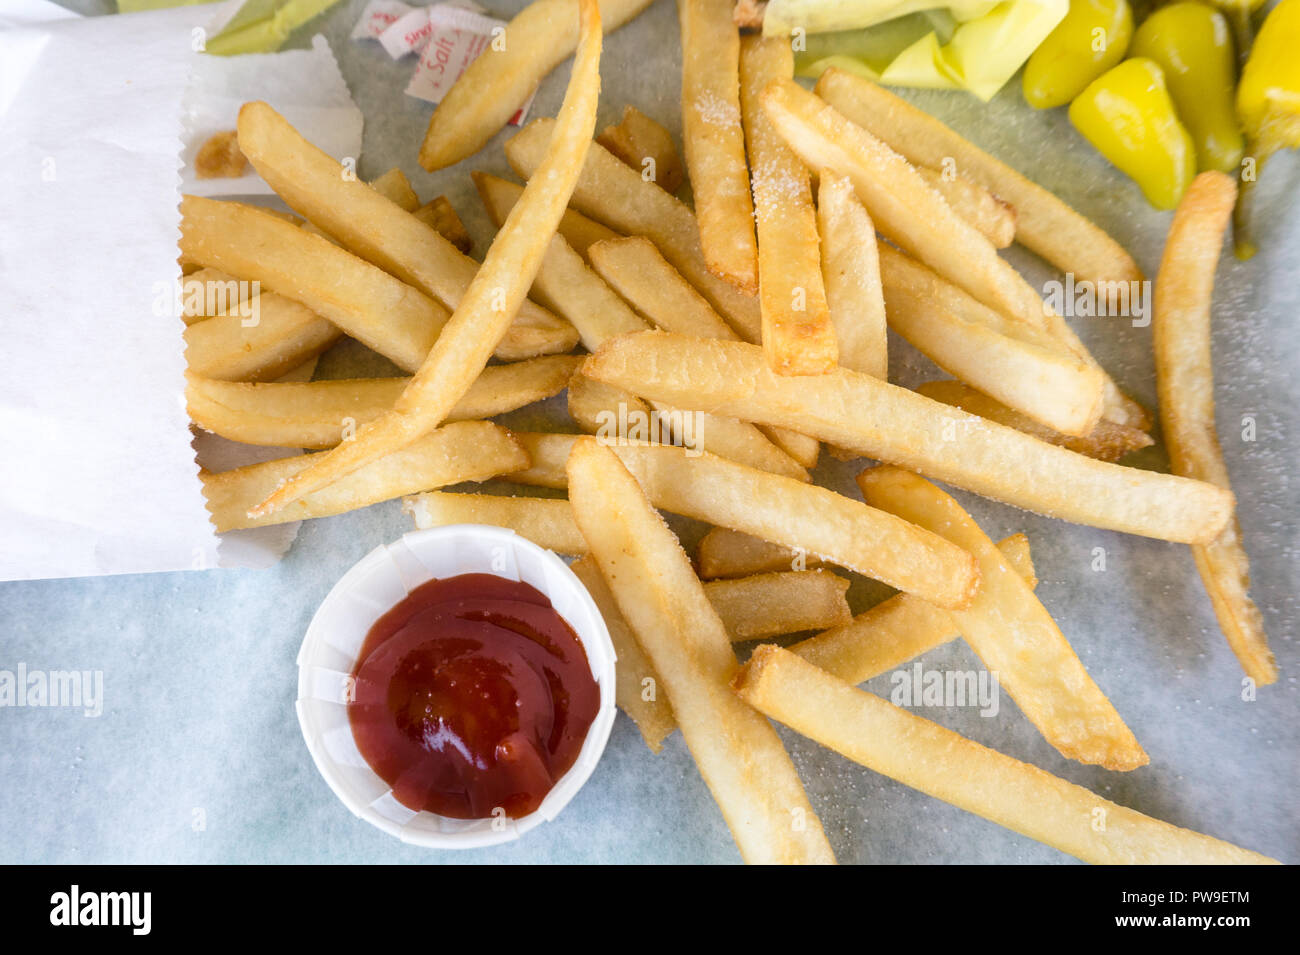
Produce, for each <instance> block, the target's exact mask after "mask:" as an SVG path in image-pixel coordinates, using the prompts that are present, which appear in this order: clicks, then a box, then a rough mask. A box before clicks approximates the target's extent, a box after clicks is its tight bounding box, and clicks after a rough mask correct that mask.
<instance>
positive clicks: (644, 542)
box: [569, 438, 834, 863]
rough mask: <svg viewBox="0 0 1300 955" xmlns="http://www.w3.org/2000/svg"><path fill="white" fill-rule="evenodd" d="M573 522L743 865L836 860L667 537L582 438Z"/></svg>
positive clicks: (619, 468)
mask: <svg viewBox="0 0 1300 955" xmlns="http://www.w3.org/2000/svg"><path fill="white" fill-rule="evenodd" d="M569 493H570V496H571V499H572V501H573V510H574V516H575V518H576V519H577V522H578V526H579V528H580V529H581V530H582V532H583V535H584V536H585V537H586V538H587V542H588V544H589V545H590V547H591V551H592V556H593V557H594V558H595V561H596V564H597V566H598V567H599V568H600V572H601V576H602V577H603V578H604V579H605V583H606V584H607V585H608V586H609V589H610V591H611V592H612V593H613V594H614V598H615V600H616V601H617V603H618V606H619V610H621V611H622V614H623V617H624V618H625V619H626V621H627V623H628V624H629V626H630V627H631V628H632V631H633V633H634V634H635V635H636V640H637V643H638V644H639V645H640V647H641V649H642V651H644V653H645V655H646V656H647V657H648V658H649V659H650V662H651V664H652V665H653V666H654V669H655V671H656V672H657V673H658V674H659V680H660V682H661V683H662V687H661V689H662V691H663V692H664V693H666V695H667V697H668V700H669V701H670V703H671V704H672V708H673V712H674V714H675V715H676V718H677V721H678V723H679V725H680V726H681V730H682V736H683V737H684V738H685V740H686V745H687V747H688V748H689V749H690V751H691V755H692V756H694V757H695V762H696V765H697V766H699V769H700V775H701V776H703V777H704V781H705V783H706V784H707V785H708V787H709V790H710V791H711V792H712V793H713V798H714V799H715V800H717V803H718V807H719V808H720V809H721V810H722V815H723V818H725V819H726V821H727V825H728V826H729V827H730V828H731V832H732V835H733V836H734V837H735V840H736V845H737V846H738V847H739V849H740V854H741V856H742V857H743V858H744V859H745V861H746V862H750V863H792V862H833V861H834V855H833V853H832V852H831V848H830V845H829V843H827V841H826V836H825V834H824V833H823V832H822V827H821V823H820V821H819V820H818V818H817V814H816V813H815V812H814V811H813V808H812V806H811V805H809V803H808V797H807V796H806V795H805V794H804V791H803V786H802V785H801V784H800V782H799V777H798V775H797V774H796V772H795V769H794V765H793V763H791V762H790V757H789V756H788V755H787V754H786V752H785V750H784V749H783V748H782V746H781V741H780V739H779V738H778V737H777V735H776V731H775V730H773V729H772V727H771V725H770V724H769V723H768V722H767V721H766V720H765V719H763V717H762V716H760V715H759V714H758V713H756V712H755V711H754V710H752V709H750V708H749V707H747V706H745V705H744V704H743V703H741V701H740V700H739V699H738V698H737V697H736V696H735V694H734V693H732V692H731V690H730V689H729V687H728V685H727V684H728V681H729V680H730V679H731V677H732V676H733V675H734V674H735V672H736V658H735V655H734V653H733V652H732V649H731V642H730V640H729V639H728V637H727V632H726V630H725V629H724V628H723V625H722V621H721V620H719V619H718V615H717V613H715V612H714V610H713V608H712V606H711V605H710V604H709V601H708V598H706V597H705V595H704V588H703V586H702V585H701V584H700V582H699V580H698V579H697V578H696V576H695V572H694V571H693V570H691V566H690V562H689V561H688V560H687V559H686V555H685V554H684V553H683V552H682V549H681V544H679V543H678V541H677V538H676V537H674V536H673V533H672V531H671V530H669V529H668V525H666V524H665V523H664V522H663V518H661V517H660V516H659V515H658V514H657V513H655V510H654V508H653V507H651V505H650V502H649V501H647V500H646V499H645V495H644V494H643V493H642V491H641V489H640V487H639V486H638V484H637V481H636V480H635V479H634V478H633V477H632V475H630V474H629V473H628V472H627V469H626V468H624V467H623V465H622V464H621V463H620V462H619V459H618V458H617V457H615V455H614V454H612V453H611V451H610V449H608V448H604V447H601V446H600V445H599V444H597V443H596V441H595V439H592V438H586V439H583V440H581V441H579V442H577V443H576V444H575V445H574V448H573V455H572V457H571V458H570V459H569Z"/></svg>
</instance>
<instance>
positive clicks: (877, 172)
mask: <svg viewBox="0 0 1300 955" xmlns="http://www.w3.org/2000/svg"><path fill="white" fill-rule="evenodd" d="M763 108H764V110H765V111H766V113H767V115H768V118H769V119H770V120H771V121H772V125H773V126H775V127H776V130H777V132H779V133H780V134H781V136H782V137H783V138H784V139H785V141H786V142H787V143H788V144H789V145H790V148H791V149H793V150H794V151H795V153H796V154H798V156H799V157H800V158H801V159H803V161H804V163H805V164H807V165H808V166H809V167H810V168H813V169H831V170H833V171H835V172H838V173H840V174H842V175H844V176H847V177H848V178H849V179H850V180H851V181H852V182H853V187H854V189H855V190H857V193H858V198H859V199H861V200H862V204H863V205H864V206H866V208H867V212H868V213H870V215H871V220H872V222H874V223H875V224H876V228H877V229H879V230H880V232H881V234H883V235H884V236H885V237H886V238H888V239H889V240H890V241H892V242H893V243H894V244H896V245H897V246H898V247H899V248H901V249H902V250H903V251H904V252H907V253H908V254H910V255H912V256H914V257H915V258H917V259H920V260H921V261H922V262H924V263H925V264H926V265H928V266H930V268H932V269H934V270H935V271H936V272H938V273H939V274H940V275H942V276H943V277H944V278H946V279H948V280H949V281H950V282H953V283H954V284H956V285H958V286H960V287H961V288H963V289H965V290H966V291H967V292H969V293H970V294H971V295H973V296H974V297H975V298H977V299H978V300H979V301H981V302H983V303H984V304H985V305H988V306H989V307H990V308H993V309H996V310H998V311H999V312H1002V313H1003V314H1005V315H1007V316H1008V317H1015V318H1019V319H1021V320H1023V321H1025V322H1026V323H1027V324H1030V325H1033V326H1036V327H1040V328H1041V327H1043V324H1044V319H1043V315H1044V313H1045V311H1047V306H1046V304H1045V303H1044V302H1043V300H1042V298H1041V297H1040V296H1039V295H1038V293H1037V292H1035V291H1034V290H1033V289H1032V288H1030V286H1029V284H1028V283H1027V282H1026V281H1025V280H1024V279H1023V278H1021V276H1020V275H1019V273H1017V272H1016V270H1015V269H1013V268H1012V267H1011V266H1010V264H1008V263H1007V262H1006V261H1005V260H1004V259H1003V258H1001V257H1000V256H999V255H998V252H997V249H995V248H993V245H992V243H990V242H989V240H988V239H986V238H985V237H984V236H982V235H981V234H980V233H979V231H978V230H976V229H975V227H974V226H972V225H970V224H969V223H968V222H967V221H966V220H965V219H963V218H961V217H960V216H959V215H957V214H956V213H955V212H954V211H953V209H952V207H951V206H949V205H948V203H947V202H946V201H945V200H944V198H943V197H942V196H940V195H939V194H938V193H937V192H935V191H934V190H933V189H931V188H930V186H929V185H928V184H927V183H926V182H925V180H924V179H922V178H921V176H920V175H919V174H918V173H917V171H916V170H915V169H914V168H913V167H912V166H911V165H910V164H909V163H908V162H907V160H906V159H904V158H903V157H902V156H900V155H899V154H898V153H896V152H894V151H893V150H892V149H890V148H889V147H888V146H886V145H885V144H884V143H882V142H881V141H880V140H879V139H877V138H876V137H875V136H872V135H871V134H870V133H869V132H867V131H866V130H865V129H863V128H862V127H860V126H857V125H855V124H853V123H851V122H849V121H848V120H847V119H846V118H845V117H844V116H843V115H842V114H840V113H838V112H836V111H835V110H834V109H832V108H831V107H830V106H828V105H826V103H825V102H824V101H822V100H820V99H818V98H817V97H816V96H814V95H813V94H812V93H810V92H808V91H807V90H805V89H804V88H803V87H802V86H799V85H798V84H796V83H795V82H794V81H793V80H783V81H778V82H776V83H773V84H772V85H771V86H769V87H768V89H767V90H766V91H765V92H764V94H763Z"/></svg>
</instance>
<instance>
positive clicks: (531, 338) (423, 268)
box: [239, 103, 577, 370]
mask: <svg viewBox="0 0 1300 955" xmlns="http://www.w3.org/2000/svg"><path fill="white" fill-rule="evenodd" d="M239 141H240V145H241V148H243V150H244V152H245V153H246V154H247V156H248V158H249V160H250V161H251V162H252V163H253V165H254V166H256V167H257V171H258V172H259V173H260V174H261V176H262V178H263V179H265V180H266V182H267V184H268V185H270V186H271V188H272V189H274V190H275V191H276V192H277V193H278V194H279V195H280V198H282V199H283V200H284V201H285V202H287V203H288V204H289V205H290V206H292V207H293V208H295V209H297V210H298V211H299V212H301V213H302V214H303V215H305V216H306V217H307V218H308V219H309V220H311V222H312V223H314V224H315V225H317V226H319V227H320V228H321V229H323V230H324V231H325V232H326V233H327V234H328V235H331V236H333V237H334V238H336V239H338V241H339V242H341V243H342V244H343V245H344V246H345V247H346V248H347V249H348V250H349V251H351V252H353V253H355V254H356V255H358V256H360V257H361V258H362V259H364V260H366V261H367V262H371V263H373V264H374V265H376V266H378V267H379V268H381V269H383V270H384V271H386V272H389V273H391V274H393V275H395V276H397V278H399V279H401V280H402V281H403V282H405V283H407V284H408V285H409V286H411V287H413V288H416V289H419V290H420V291H421V292H423V293H424V294H425V295H427V296H428V297H430V298H431V299H434V300H436V301H437V302H438V303H440V304H441V305H444V306H446V308H448V309H455V308H458V307H459V306H460V303H461V302H462V301H463V300H464V298H465V296H466V294H467V290H468V288H469V286H470V283H471V282H472V281H473V280H474V276H475V275H476V274H477V272H478V270H479V264H478V263H477V262H475V261H474V260H473V259H471V258H470V257H469V256H467V255H465V254H464V253H463V252H461V251H460V250H459V249H457V248H456V247H455V246H454V245H453V244H452V243H451V242H450V241H448V240H447V239H446V238H444V237H443V236H442V235H441V234H440V233H439V232H438V230H437V229H434V228H432V227H430V226H429V225H426V224H425V223H424V222H422V221H421V220H420V219H418V218H416V217H415V216H413V215H411V214H410V213H409V212H406V211H405V210H403V209H401V208H400V207H399V206H397V205H395V204H394V203H392V202H391V201H389V200H388V199H386V198H385V197H384V196H382V195H381V194H380V193H379V192H377V191H376V190H374V189H371V188H368V187H367V186H366V185H365V184H364V183H362V182H359V181H357V180H356V178H355V177H354V178H349V177H348V176H346V175H345V174H344V170H343V167H342V166H341V165H339V163H338V161H337V160H335V159H334V158H333V157H332V156H330V155H328V154H327V153H325V152H323V151H322V150H320V149H318V148H317V147H316V146H314V145H312V144H311V143H309V142H308V141H307V140H306V139H304V138H303V137H302V135H301V134H300V133H299V132H298V131H297V130H296V129H294V128H293V127H292V126H291V125H289V123H288V122H287V121H286V120H285V119H284V117H283V116H281V115H280V114H279V113H277V112H276V111H275V110H273V109H272V108H271V107H270V106H268V105H266V104H265V103H245V104H244V105H243V107H241V108H240V110H239ZM308 304H310V303H308ZM322 314H325V317H326V318H331V317H332V316H330V315H328V314H327V313H324V312H322ZM445 314H446V313H445V310H444V311H443V315H444V321H445ZM509 331H510V334H509V335H508V336H502V338H503V339H504V340H502V341H500V342H499V344H500V345H501V348H499V349H498V355H499V357H501V358H503V359H506V360H513V359H514V358H519V357H529V358H532V357H535V356H536V355H539V354H556V353H559V352H566V351H568V350H569V349H571V348H572V347H573V346H574V345H575V344H576V343H577V336H576V335H574V334H573V332H572V330H571V329H569V328H568V327H567V325H566V323H565V322H564V321H563V320H561V319H559V318H556V316H554V315H552V314H550V313H549V312H547V311H546V310H545V309H543V308H541V307H539V306H537V305H534V304H533V303H531V302H522V303H520V305H519V308H518V314H517V315H515V316H514V321H513V325H512V326H511V327H510V329H509ZM539 341H549V342H550V346H549V348H547V349H546V350H544V351H543V350H541V349H539ZM367 344H369V343H367ZM497 345H498V342H494V343H493V347H494V348H497ZM427 351H428V349H427V348H426V349H425V353H427ZM423 357H424V354H421V356H420V358H421V359H423ZM399 364H400V363H399ZM402 367H403V368H407V369H408V370H411V369H412V368H413V367H419V366H418V365H415V366H409V365H403V366H402Z"/></svg>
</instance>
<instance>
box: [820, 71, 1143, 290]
mask: <svg viewBox="0 0 1300 955" xmlns="http://www.w3.org/2000/svg"><path fill="white" fill-rule="evenodd" d="M817 95H818V96H820V97H821V98H822V99H824V100H826V102H828V103H829V104H830V105H831V106H833V107H835V109H837V110H838V111H839V112H841V113H843V114H844V115H845V116H846V117H847V118H848V119H849V120H850V121H852V122H854V123H856V124H857V125H859V126H861V127H862V128H863V129H866V130H867V131H868V132H870V133H871V134H872V135H874V136H876V137H878V138H879V139H882V140H884V141H885V142H886V143H888V144H889V145H890V146H891V147H892V148H893V149H895V150H896V151H898V152H899V153H901V154H902V155H903V156H905V157H906V158H907V159H908V160H909V161H910V162H913V163H916V164H918V165H922V166H932V167H935V168H940V169H941V168H943V167H944V165H945V163H948V162H951V163H953V164H955V166H956V171H957V172H958V174H959V175H961V176H963V177H965V178H967V179H969V180H971V181H972V182H975V183H977V184H979V185H981V186H983V187H984V188H985V189H987V190H989V192H991V193H993V194H994V195H996V196H998V197H999V198H1001V199H1004V200H1005V201H1007V202H1009V203H1011V205H1012V206H1013V207H1014V208H1015V211H1016V239H1017V240H1018V241H1019V242H1020V243H1022V244H1023V245H1025V246H1026V247H1028V248H1030V249H1032V250H1033V251H1035V252H1037V253H1038V254H1039V255H1041V256H1042V257H1043V258H1045V259H1046V260H1047V261H1049V262H1051V263H1052V264H1053V265H1055V266H1056V267H1057V268H1059V269H1062V270H1063V271H1065V272H1073V273H1074V276H1075V278H1076V279H1078V280H1087V281H1090V282H1133V281H1139V280H1140V279H1141V278H1142V272H1141V270H1139V269H1138V267H1137V263H1135V262H1134V261H1133V258H1132V256H1130V255H1129V254H1128V253H1127V252H1125V251H1124V249H1123V247H1121V246H1120V244H1119V243H1118V242H1116V241H1115V240H1114V239H1112V238H1111V237H1110V236H1109V235H1107V234H1106V233H1105V232H1104V231H1103V230H1102V229H1100V228H1099V227H1098V226H1097V225H1096V224H1095V223H1093V222H1091V221H1090V220H1089V219H1087V218H1085V217H1084V216H1082V215H1080V214H1079V213H1077V212H1075V211H1074V210H1073V209H1071V208H1070V207H1069V206H1068V205H1066V204H1065V203H1064V202H1062V201H1061V200H1060V199H1058V198H1057V197H1056V196H1054V195H1052V193H1050V192H1048V191H1047V190H1046V189H1044V188H1042V187H1041V186H1039V185H1037V184H1036V183H1033V182H1030V181H1029V180H1028V179H1026V178H1025V177H1024V176H1022V175H1021V174H1020V173H1018V172H1016V171H1015V170H1014V169H1012V168H1011V167H1009V166H1007V165H1006V164H1004V163H1002V162H999V161H998V160H997V159H995V158H993V157H992V156H990V155H989V154H988V153H986V152H984V151H983V150H982V149H980V148H979V147H977V146H975V145H974V144H972V143H971V142H969V141H968V140H966V139H964V138H962V137H961V136H960V135H958V134H957V133H955V132H953V131H952V130H951V129H949V128H948V127H947V126H945V125H944V124H943V123H941V122H940V121H939V120H937V119H935V118H934V117H933V116H930V115H929V114H928V113H925V112H924V111H922V110H920V109H918V108H916V107H915V106H913V105H911V104H910V103H908V102H907V101H906V100H903V99H901V98H900V97H898V96H896V95H894V94H893V93H891V92H889V91H888V90H886V89H884V88H883V87H881V86H879V85H877V84H875V83H872V82H871V81H870V80H866V79H863V78H861V77H856V76H853V75H851V74H849V73H846V72H845V71H843V70H840V69H836V68H831V69H829V70H827V71H826V72H825V73H823V74H822V77H821V79H820V80H819V81H818V83H817Z"/></svg>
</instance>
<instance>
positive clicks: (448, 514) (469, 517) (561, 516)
mask: <svg viewBox="0 0 1300 955" xmlns="http://www.w3.org/2000/svg"><path fill="white" fill-rule="evenodd" d="M509 477H510V479H511V480H514V475H513V474H512V475H509ZM403 507H404V508H405V509H406V512H407V513H408V514H410V515H411V516H412V517H414V518H415V526H416V527H418V528H420V529H421V530H423V529H424V528H428V527H445V526H447V525H448V524H490V525H492V526H494V527H505V528H509V529H510V530H512V531H514V532H515V533H516V534H518V535H519V536H520V537H524V538H527V539H528V540H530V541H532V542H533V543H534V544H536V545H537V546H539V547H545V548H547V549H548V550H553V551H555V552H556V553H557V554H566V555H570V556H581V555H583V554H585V553H587V542H586V540H585V539H584V538H583V536H582V534H580V533H579V532H578V525H577V524H575V523H574V522H573V509H572V508H571V507H570V506H569V502H568V501H565V500H561V499H557V498H547V497H503V496H501V495H499V494H453V493H448V492H445V491H428V492H426V493H424V494H417V495H415V496H414V497H410V498H407V499H406V501H405V503H404V504H403Z"/></svg>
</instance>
